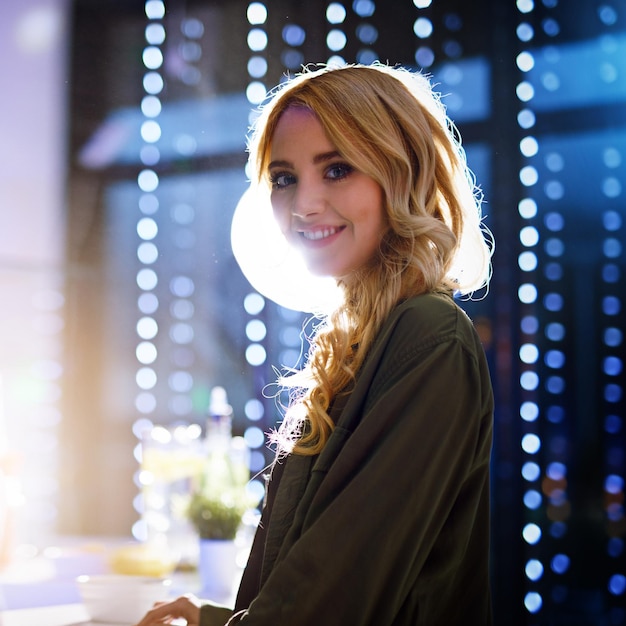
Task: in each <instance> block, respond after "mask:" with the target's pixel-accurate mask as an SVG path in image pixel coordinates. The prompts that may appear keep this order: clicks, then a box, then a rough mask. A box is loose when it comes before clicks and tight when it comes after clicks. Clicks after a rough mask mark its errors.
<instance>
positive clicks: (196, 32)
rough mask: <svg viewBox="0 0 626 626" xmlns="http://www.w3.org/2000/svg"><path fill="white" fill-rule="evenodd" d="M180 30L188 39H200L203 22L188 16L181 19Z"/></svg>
mask: <svg viewBox="0 0 626 626" xmlns="http://www.w3.org/2000/svg"><path fill="white" fill-rule="evenodd" d="M180 30H181V31H182V33H183V35H185V37H188V38H189V39H200V38H201V37H202V35H204V24H203V23H202V22H201V21H200V20H198V19H196V18H195V17H190V18H187V19H186V20H184V21H183V23H182V24H181V26H180Z"/></svg>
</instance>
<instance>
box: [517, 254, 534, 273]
mask: <svg viewBox="0 0 626 626" xmlns="http://www.w3.org/2000/svg"><path fill="white" fill-rule="evenodd" d="M517 264H518V265H519V268H520V269H521V270H522V271H523V272H532V271H534V270H536V269H537V264H538V260H537V255H536V254H535V253H534V252H522V253H521V254H520V255H519V257H518V258H517Z"/></svg>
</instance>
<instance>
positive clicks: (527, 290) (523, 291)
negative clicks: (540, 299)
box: [517, 283, 538, 304]
mask: <svg viewBox="0 0 626 626" xmlns="http://www.w3.org/2000/svg"><path fill="white" fill-rule="evenodd" d="M537 295H538V294H537V287H535V285H533V284H531V283H525V284H523V285H520V287H519V289H518V290H517V297H518V299H519V301H520V302H523V303H524V304H532V303H533V302H536V300H537Z"/></svg>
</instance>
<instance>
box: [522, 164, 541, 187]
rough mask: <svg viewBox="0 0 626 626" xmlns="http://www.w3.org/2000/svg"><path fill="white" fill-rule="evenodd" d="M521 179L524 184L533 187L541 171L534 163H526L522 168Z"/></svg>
mask: <svg viewBox="0 0 626 626" xmlns="http://www.w3.org/2000/svg"><path fill="white" fill-rule="evenodd" d="M519 179H520V182H521V183H522V185H524V186H525V187H531V186H532V185H535V184H536V183H537V181H538V180H539V172H537V168H535V167H533V166H532V165H526V166H524V167H523V168H522V169H521V170H520V172H519Z"/></svg>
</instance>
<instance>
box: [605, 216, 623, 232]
mask: <svg viewBox="0 0 626 626" xmlns="http://www.w3.org/2000/svg"><path fill="white" fill-rule="evenodd" d="M602 225H603V226H604V228H605V229H606V230H608V231H609V232H612V231H616V230H619V229H620V228H621V227H622V216H621V215H620V214H619V213H618V212H617V211H605V212H604V213H603V215H602Z"/></svg>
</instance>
